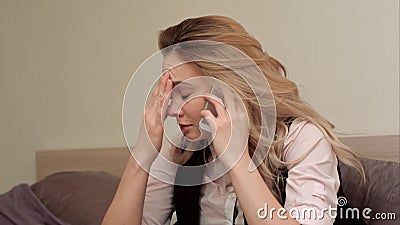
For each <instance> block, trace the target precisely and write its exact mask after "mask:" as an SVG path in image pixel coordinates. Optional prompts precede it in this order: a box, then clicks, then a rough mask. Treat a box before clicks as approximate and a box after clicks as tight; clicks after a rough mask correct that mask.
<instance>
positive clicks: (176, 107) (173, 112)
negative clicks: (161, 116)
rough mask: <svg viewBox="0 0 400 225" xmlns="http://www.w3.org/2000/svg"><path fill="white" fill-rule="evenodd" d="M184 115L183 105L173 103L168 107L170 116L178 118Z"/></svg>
mask: <svg viewBox="0 0 400 225" xmlns="http://www.w3.org/2000/svg"><path fill="white" fill-rule="evenodd" d="M182 115H183V110H182V104H177V103H174V102H172V103H171V105H170V106H169V107H168V116H171V117H176V118H178V117H180V116H182Z"/></svg>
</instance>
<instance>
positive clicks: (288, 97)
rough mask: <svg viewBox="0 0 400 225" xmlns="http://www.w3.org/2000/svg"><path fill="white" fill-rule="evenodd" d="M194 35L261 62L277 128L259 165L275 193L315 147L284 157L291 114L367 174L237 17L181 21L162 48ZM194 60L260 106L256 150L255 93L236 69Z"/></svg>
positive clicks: (248, 103) (250, 106) (252, 144)
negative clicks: (293, 157)
mask: <svg viewBox="0 0 400 225" xmlns="http://www.w3.org/2000/svg"><path fill="white" fill-rule="evenodd" d="M195 40H208V41H216V42H221V43H224V44H227V45H230V46H233V47H235V48H237V49H239V50H241V51H242V52H243V53H245V54H246V55H247V56H249V57H250V58H251V59H252V60H253V61H254V62H255V63H256V64H257V65H258V67H259V68H260V69H261V71H262V72H263V74H264V76H265V77H266V79H267V80H268V82H269V85H270V88H271V90H272V93H273V96H274V100H275V104H276V116H277V118H276V132H275V137H274V141H273V142H272V145H271V148H270V150H269V152H268V155H267V157H266V158H265V159H264V161H263V163H262V164H261V165H260V166H259V167H258V170H259V172H260V174H261V176H262V177H263V179H264V181H265V183H266V184H267V186H268V187H269V188H270V190H271V191H272V192H273V194H274V195H275V197H276V198H277V199H279V200H282V194H283V193H281V191H280V188H279V182H280V179H277V178H279V177H282V174H281V172H282V168H286V167H288V166H291V165H295V164H297V163H299V162H300V161H302V160H303V159H304V158H305V157H306V156H307V155H308V154H309V153H310V152H311V151H312V150H313V148H311V149H310V150H308V152H307V153H306V154H304V155H303V156H302V157H300V158H299V159H297V160H295V161H292V162H285V161H283V159H282V149H283V147H284V143H283V142H284V139H285V138H286V136H287V134H288V129H289V128H288V125H287V119H288V118H302V119H304V120H307V121H309V122H310V123H312V124H314V125H315V126H317V127H318V128H319V129H320V130H321V132H322V133H323V135H324V136H325V138H326V140H327V141H328V142H329V143H330V144H331V146H332V150H333V152H334V154H335V155H336V156H337V157H338V159H339V160H340V161H341V162H343V163H344V164H346V165H348V166H350V167H352V168H354V169H355V170H357V171H358V172H359V174H360V175H361V177H362V178H364V177H365V176H364V169H363V167H362V164H361V162H360V160H359V156H358V154H356V153H355V152H354V151H353V150H351V149H350V148H349V147H348V146H346V145H344V144H343V143H342V142H340V141H339V140H338V138H337V137H336V136H335V132H334V131H333V128H334V126H333V124H332V123H330V122H329V121H328V120H327V119H325V118H324V117H322V116H321V115H320V114H319V113H317V112H316V111H315V110H314V109H312V108H311V107H310V106H309V105H308V104H307V103H306V102H305V101H303V100H302V99H301V98H300V96H299V92H298V88H297V86H296V84H295V83H293V82H292V81H290V80H289V79H287V78H286V77H287V71H286V69H285V67H284V66H283V65H282V64H281V63H280V62H279V61H278V60H276V59H275V58H273V57H271V56H270V55H268V53H266V52H265V51H264V50H263V49H262V46H261V44H260V43H259V42H258V41H257V40H256V39H255V38H253V37H252V36H251V35H250V34H249V33H247V31H246V30H245V29H244V28H243V27H242V26H241V25H240V24H239V23H238V22H236V21H235V20H233V19H231V18H228V17H223V16H203V17H198V18H190V19H186V20H184V21H182V22H181V23H179V24H178V25H175V26H171V27H169V28H167V29H165V30H162V31H160V34H159V41H158V44H159V48H160V49H164V48H166V47H169V46H172V45H174V44H177V43H181V42H186V41H195ZM194 63H195V64H196V65H197V66H199V68H200V69H201V70H202V72H203V74H204V75H206V76H210V77H214V78H216V79H219V80H221V81H223V82H225V83H227V84H229V85H230V86H231V87H232V88H233V89H234V90H235V91H236V92H237V93H238V95H239V96H240V97H241V98H242V99H243V102H244V104H245V107H246V109H247V111H248V112H258V113H249V121H250V134H249V141H248V146H249V154H250V156H252V155H253V153H254V151H255V149H256V146H257V143H258V139H259V137H260V130H261V129H260V126H261V119H260V107H259V103H258V101H256V99H255V98H254V93H253V92H252V91H251V89H250V88H249V86H248V85H247V83H246V82H245V81H244V80H243V79H241V78H240V77H239V76H238V75H237V74H236V73H235V72H233V71H231V70H229V69H227V68H224V67H222V66H220V65H216V64H213V63H208V62H197V61H196V62H194ZM179 152H180V153H182V154H180V155H179V156H178V157H177V158H175V159H176V161H178V163H184V162H185V161H187V160H188V159H189V158H190V156H191V153H192V152H186V151H182V150H181V151H179Z"/></svg>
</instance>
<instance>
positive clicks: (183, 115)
mask: <svg viewBox="0 0 400 225" xmlns="http://www.w3.org/2000/svg"><path fill="white" fill-rule="evenodd" d="M164 68H167V69H168V68H170V66H169V65H168V64H167V63H166V61H165V62H164ZM169 72H170V77H171V80H172V82H173V85H174V88H173V90H172V93H171V100H170V105H169V107H168V111H167V112H168V116H171V117H175V118H176V120H177V123H178V124H179V127H180V129H181V131H182V132H183V134H184V136H185V137H187V138H189V139H196V138H198V137H200V135H201V132H200V129H199V122H200V119H201V116H200V112H201V111H202V110H204V108H205V105H206V100H205V98H203V97H195V96H197V95H201V94H204V93H206V92H207V91H209V89H210V85H209V84H208V83H207V82H206V81H205V79H199V77H202V76H204V75H203V74H202V72H201V70H200V68H199V67H198V66H197V65H196V64H194V63H184V64H181V65H179V66H176V67H173V68H171V69H169ZM196 77H197V79H196Z"/></svg>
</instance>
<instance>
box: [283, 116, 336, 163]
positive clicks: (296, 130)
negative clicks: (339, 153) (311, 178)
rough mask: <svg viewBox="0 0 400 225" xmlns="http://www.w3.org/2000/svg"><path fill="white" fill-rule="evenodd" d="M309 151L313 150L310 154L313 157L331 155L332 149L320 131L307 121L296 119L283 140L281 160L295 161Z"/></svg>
mask: <svg viewBox="0 0 400 225" xmlns="http://www.w3.org/2000/svg"><path fill="white" fill-rule="evenodd" d="M311 149H315V150H313V151H312V154H311V153H310V154H311V155H314V156H320V155H326V154H328V155H330V154H332V147H331V145H330V144H329V142H328V141H327V140H326V138H325V136H324V134H323V132H322V131H321V129H320V128H319V127H317V126H316V125H315V124H313V123H311V122H310V121H308V120H305V119H300V118H297V119H295V120H294V121H293V122H292V124H291V126H290V127H289V132H288V135H287V136H286V138H285V140H284V147H283V150H282V151H283V152H282V154H283V159H284V160H285V161H292V160H296V159H297V158H300V157H301V156H302V155H304V154H306V153H307V152H308V151H309V150H311Z"/></svg>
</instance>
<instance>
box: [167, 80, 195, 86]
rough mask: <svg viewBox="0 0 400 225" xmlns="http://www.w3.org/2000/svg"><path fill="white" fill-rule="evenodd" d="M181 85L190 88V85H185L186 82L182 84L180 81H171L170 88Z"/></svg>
mask: <svg viewBox="0 0 400 225" xmlns="http://www.w3.org/2000/svg"><path fill="white" fill-rule="evenodd" d="M178 84H181V85H186V86H192V84H190V83H187V82H182V81H172V87H175V86H176V85H178Z"/></svg>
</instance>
